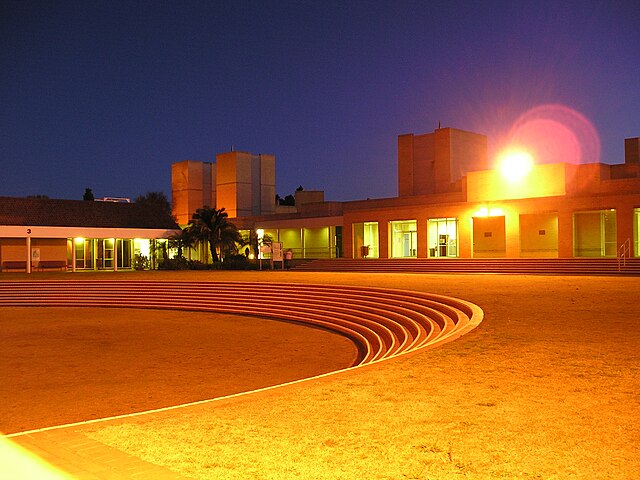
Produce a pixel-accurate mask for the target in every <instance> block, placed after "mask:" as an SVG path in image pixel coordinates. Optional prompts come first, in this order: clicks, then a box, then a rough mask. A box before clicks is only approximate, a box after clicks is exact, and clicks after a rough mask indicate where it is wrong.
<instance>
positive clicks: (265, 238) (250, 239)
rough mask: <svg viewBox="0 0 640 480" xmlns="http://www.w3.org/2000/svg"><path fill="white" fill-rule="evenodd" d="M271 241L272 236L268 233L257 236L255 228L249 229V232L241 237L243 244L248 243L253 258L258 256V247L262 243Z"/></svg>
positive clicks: (269, 243) (266, 243) (268, 243)
mask: <svg viewBox="0 0 640 480" xmlns="http://www.w3.org/2000/svg"><path fill="white" fill-rule="evenodd" d="M272 243H273V238H271V235H269V234H268V233H265V234H263V235H262V237H258V232H256V231H255V230H250V231H249V234H248V235H247V236H245V237H244V238H243V239H242V244H243V245H250V246H251V248H252V250H253V253H254V255H255V258H259V257H260V247H262V246H263V245H271V244H272Z"/></svg>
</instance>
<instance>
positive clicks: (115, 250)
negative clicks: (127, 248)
mask: <svg viewBox="0 0 640 480" xmlns="http://www.w3.org/2000/svg"><path fill="white" fill-rule="evenodd" d="M113 271H114V272H117V271H118V239H117V238H114V239H113Z"/></svg>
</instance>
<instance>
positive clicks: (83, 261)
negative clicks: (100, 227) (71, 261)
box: [73, 238, 93, 270]
mask: <svg viewBox="0 0 640 480" xmlns="http://www.w3.org/2000/svg"><path fill="white" fill-rule="evenodd" d="M73 246H74V248H75V249H76V268H77V269H79V270H88V269H93V239H89V238H76V239H74V241H73Z"/></svg>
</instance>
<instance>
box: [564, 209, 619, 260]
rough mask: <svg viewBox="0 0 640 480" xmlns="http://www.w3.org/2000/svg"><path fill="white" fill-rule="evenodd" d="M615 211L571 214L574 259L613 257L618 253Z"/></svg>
mask: <svg viewBox="0 0 640 480" xmlns="http://www.w3.org/2000/svg"><path fill="white" fill-rule="evenodd" d="M616 235H617V223H616V211H615V210H596V211H591V212H576V213H574V214H573V255H574V257H615V256H616V255H617V252H618V245H617V238H616Z"/></svg>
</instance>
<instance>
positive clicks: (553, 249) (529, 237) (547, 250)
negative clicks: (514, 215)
mask: <svg viewBox="0 0 640 480" xmlns="http://www.w3.org/2000/svg"><path fill="white" fill-rule="evenodd" d="M520 254H521V255H520V256H521V257H528V258H538V257H540V258H554V257H557V256H558V214H557V213H535V214H524V215H520Z"/></svg>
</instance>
